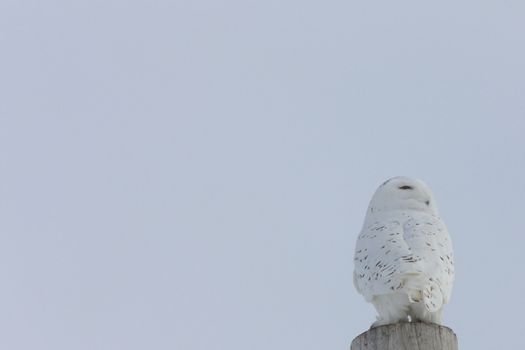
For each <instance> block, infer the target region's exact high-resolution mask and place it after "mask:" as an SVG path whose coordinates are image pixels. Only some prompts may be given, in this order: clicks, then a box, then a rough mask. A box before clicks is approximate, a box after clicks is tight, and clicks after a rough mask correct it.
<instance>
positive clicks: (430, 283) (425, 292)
mask: <svg viewBox="0 0 525 350" xmlns="http://www.w3.org/2000/svg"><path fill="white" fill-rule="evenodd" d="M403 282H404V283H403V284H404V285H403V289H404V290H405V291H406V293H407V295H408V299H409V300H410V302H411V303H419V302H422V303H423V304H424V305H425V308H426V309H427V310H428V311H429V312H436V311H438V310H440V309H441V308H442V306H443V302H444V299H443V292H442V291H441V288H440V286H439V284H437V283H436V281H435V280H434V279H433V278H430V277H427V276H425V275H424V274H423V273H406V274H404V275H403Z"/></svg>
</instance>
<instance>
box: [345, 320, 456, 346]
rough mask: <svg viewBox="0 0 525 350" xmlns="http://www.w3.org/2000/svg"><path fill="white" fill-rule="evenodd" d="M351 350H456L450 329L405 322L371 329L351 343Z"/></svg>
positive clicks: (454, 339) (428, 324)
mask: <svg viewBox="0 0 525 350" xmlns="http://www.w3.org/2000/svg"><path fill="white" fill-rule="evenodd" d="M350 349H351V350H458V339H457V337H456V334H454V332H453V331H452V329H450V328H448V327H443V326H439V325H437V324H433V323H421V322H406V323H397V324H390V325H386V326H379V327H375V328H371V329H369V330H368V331H366V332H364V333H363V334H361V335H359V336H358V337H356V338H355V339H354V340H353V341H352V346H351V347H350Z"/></svg>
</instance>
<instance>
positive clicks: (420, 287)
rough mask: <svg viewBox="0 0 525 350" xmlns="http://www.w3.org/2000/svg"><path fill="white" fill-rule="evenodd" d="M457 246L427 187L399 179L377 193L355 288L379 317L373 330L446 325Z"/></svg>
mask: <svg viewBox="0 0 525 350" xmlns="http://www.w3.org/2000/svg"><path fill="white" fill-rule="evenodd" d="M452 254H453V253H452V242H451V241H450V236H449V235H448V231H447V228H446V227H445V224H444V223H443V221H441V219H440V218H439V216H438V212H437V207H436V202H435V200H434V197H433V196H432V192H431V191H430V189H429V188H428V187H427V185H425V184H424V183H423V182H422V181H419V180H414V179H410V178H407V177H394V178H392V179H390V180H388V181H386V182H384V183H383V184H382V185H381V186H379V188H378V189H377V190H376V192H375V193H374V196H373V197H372V200H371V201H370V205H369V206H368V210H367V212H366V217H365V222H364V225H363V229H362V230H361V233H360V234H359V237H358V238H357V244H356V249H355V256H354V262H355V270H354V285H355V287H356V289H357V291H358V292H359V293H360V294H362V295H363V296H364V298H365V299H366V301H368V302H371V303H372V304H373V305H374V306H375V308H376V310H377V313H378V316H377V322H375V323H374V324H373V325H372V327H375V326H380V325H385V324H391V323H398V322H416V321H422V322H431V323H437V324H442V321H441V312H442V310H443V305H444V304H446V303H447V302H448V300H449V298H450V293H451V291H452V282H453V281H454V261H453V256H452Z"/></svg>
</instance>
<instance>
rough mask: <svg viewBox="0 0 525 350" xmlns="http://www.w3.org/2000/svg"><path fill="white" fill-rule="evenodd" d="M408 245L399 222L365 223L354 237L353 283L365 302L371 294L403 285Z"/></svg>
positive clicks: (388, 290) (377, 293)
mask: <svg viewBox="0 0 525 350" xmlns="http://www.w3.org/2000/svg"><path fill="white" fill-rule="evenodd" d="M410 249H411V248H410V247H409V246H408V245H407V243H406V242H405V241H404V238H403V225H402V222H401V221H398V220H390V221H375V222H373V223H371V224H368V225H367V224H366V223H365V227H363V230H362V231H361V234H360V235H359V237H358V238H357V244H356V249H355V256H354V263H355V270H354V284H355V286H356V289H357V290H358V292H359V293H361V294H362V295H363V296H364V297H365V299H366V300H367V301H371V300H372V298H373V296H374V295H380V294H388V293H392V292H394V291H398V290H399V289H401V288H403V285H404V283H403V278H404V277H403V274H402V270H404V268H403V264H404V262H405V260H407V259H408V261H411V251H410Z"/></svg>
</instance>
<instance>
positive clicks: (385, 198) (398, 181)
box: [367, 176, 438, 216]
mask: <svg viewBox="0 0 525 350" xmlns="http://www.w3.org/2000/svg"><path fill="white" fill-rule="evenodd" d="M389 210H420V211H424V212H427V213H430V214H433V215H436V216H437V215H438V212H437V206H436V203H435V201H434V196H433V195H432V191H431V190H430V188H429V187H428V186H427V185H426V184H425V183H424V182H423V181H421V180H416V179H411V178H408V177H404V176H398V177H393V178H391V179H389V180H387V181H385V182H384V183H383V184H382V185H381V186H379V188H378V189H377V190H376V192H375V193H374V196H373V197H372V200H371V201H370V205H369V207H368V213H367V214H374V213H379V212H381V211H389Z"/></svg>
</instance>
